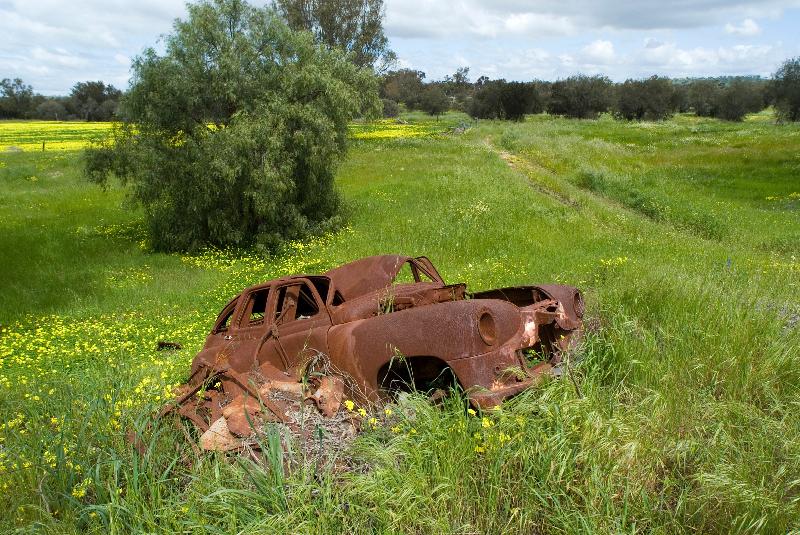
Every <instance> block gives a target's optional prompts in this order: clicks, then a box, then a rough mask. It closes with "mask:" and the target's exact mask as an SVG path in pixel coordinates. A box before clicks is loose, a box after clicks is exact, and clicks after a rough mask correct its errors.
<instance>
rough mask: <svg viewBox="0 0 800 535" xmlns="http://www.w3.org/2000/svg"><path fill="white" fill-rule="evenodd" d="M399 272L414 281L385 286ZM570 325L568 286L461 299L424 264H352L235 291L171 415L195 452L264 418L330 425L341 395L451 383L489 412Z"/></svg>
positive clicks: (576, 308)
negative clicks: (304, 413)
mask: <svg viewBox="0 0 800 535" xmlns="http://www.w3.org/2000/svg"><path fill="white" fill-rule="evenodd" d="M404 268H408V271H409V272H410V273H411V278H412V279H413V281H411V282H403V283H398V282H397V277H398V274H399V273H400V271H401V269H404ZM582 318H583V298H582V297H581V294H580V292H579V291H578V290H577V289H576V288H574V287H571V286H562V285H542V286H518V287H511V288H500V289H495V290H488V291H483V292H477V293H471V294H470V293H468V292H467V291H466V285H464V284H451V285H448V284H445V282H444V280H443V279H442V277H441V275H439V273H438V271H437V270H436V268H435V267H434V266H433V264H432V263H431V262H430V260H428V259H427V258H425V257H417V258H414V257H410V256H401V255H385V256H374V257H368V258H363V259H361V260H356V261H355V262H351V263H349V264H345V265H343V266H341V267H338V268H336V269H332V270H330V271H328V272H327V273H325V274H324V275H313V276H308V275H306V276H303V275H298V276H293V277H284V278H281V279H277V280H274V281H268V282H265V283H262V284H259V285H256V286H253V287H251V288H247V289H245V290H244V291H243V292H242V293H241V295H240V296H238V297H236V298H234V299H233V300H232V301H231V302H229V303H228V304H227V305H226V306H225V308H223V311H222V312H221V313H220V316H219V317H218V318H217V320H216V321H215V322H214V327H213V328H212V331H211V333H210V334H209V335H208V338H207V340H206V343H205V346H204V348H203V349H202V350H201V351H200V352H199V353H198V354H197V356H196V357H195V359H194V361H193V362H192V367H191V376H190V379H189V380H188V381H187V383H186V384H185V385H184V386H183V387H182V388H181V389H180V392H179V395H178V397H177V399H176V400H175V401H174V402H173V404H172V406H171V409H172V410H175V411H177V413H178V414H180V415H182V416H184V417H186V418H188V419H190V420H191V421H192V422H194V424H195V425H196V426H197V427H198V428H199V429H200V430H201V431H202V432H203V436H202V439H201V447H203V448H206V449H219V450H230V449H235V448H236V447H238V446H237V444H239V445H240V444H242V443H243V442H245V441H247V440H248V438H249V437H251V435H252V434H253V431H254V430H255V429H256V428H257V427H258V426H259V425H262V424H263V422H268V421H278V422H283V423H286V424H288V425H289V427H290V428H293V429H295V430H296V431H297V432H303V430H302V429H299V426H298V424H297V422H295V421H293V420H292V414H293V407H295V406H296V405H297V404H303V403H305V404H309V403H310V404H312V406H316V407H317V408H318V410H319V412H320V413H321V414H322V415H324V416H325V417H331V416H333V415H335V414H336V413H337V412H338V411H339V410H340V407H341V404H342V402H343V400H345V399H352V400H357V401H359V402H360V403H375V402H381V401H384V400H386V399H389V398H391V396H393V395H394V394H395V393H396V391H397V390H401V389H408V388H412V387H413V388H417V389H423V390H424V389H427V388H434V387H437V388H438V387H441V386H447V385H448V384H449V385H454V384H458V385H459V386H460V387H462V388H463V389H464V391H465V392H466V394H467V396H468V397H469V399H470V401H471V402H472V403H473V404H474V405H475V406H477V407H482V408H487V407H492V406H495V405H497V404H499V403H501V402H502V401H503V400H504V399H507V398H508V397H510V396H513V395H515V394H517V393H519V392H521V391H523V390H525V389H526V388H529V387H531V386H532V385H534V384H536V383H537V382H538V381H539V380H540V379H541V377H542V376H543V375H544V374H547V373H550V371H551V370H552V369H553V367H554V366H557V365H558V364H559V363H560V361H561V358H562V354H563V352H564V351H565V350H567V349H569V348H571V347H574V345H575V344H576V343H577V341H578V340H579V338H580V335H581V332H582ZM532 356H533V357H535V358H532Z"/></svg>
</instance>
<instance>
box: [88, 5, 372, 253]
mask: <svg viewBox="0 0 800 535" xmlns="http://www.w3.org/2000/svg"><path fill="white" fill-rule="evenodd" d="M187 9H188V18H187V19H186V20H178V21H176V22H175V24H174V27H173V31H172V33H170V34H169V35H167V36H166V37H165V43H164V45H165V46H164V48H165V51H164V53H163V55H159V53H158V52H156V50H154V49H152V48H149V49H146V50H145V51H144V52H143V54H142V55H141V56H139V57H137V58H136V59H135V60H134V62H133V66H132V71H133V73H132V82H131V87H130V89H129V91H128V93H127V94H126V95H125V96H124V97H123V101H122V104H121V110H120V117H121V119H122V122H121V124H120V125H119V126H118V128H117V131H116V133H115V135H114V139H113V140H112V141H109V142H108V143H107V144H105V145H102V146H99V147H94V148H92V149H90V150H89V151H88V152H87V154H86V172H87V175H88V177H89V179H90V180H92V181H94V182H97V183H99V184H101V185H106V184H108V181H109V178H110V176H112V175H116V176H117V177H119V178H120V179H121V180H122V182H123V183H127V184H129V185H130V187H129V188H128V192H129V195H130V196H131V200H132V201H134V202H135V203H137V204H139V205H141V206H142V207H143V208H144V214H145V218H146V220H147V223H148V226H149V232H150V240H151V243H152V245H153V247H154V248H156V249H158V250H187V249H189V250H191V249H196V248H198V247H202V246H204V245H207V244H211V245H215V246H220V247H222V246H238V247H245V246H251V245H254V246H257V247H259V248H271V247H274V246H276V245H277V244H279V243H280V242H281V241H282V240H285V239H295V238H298V237H301V236H303V235H305V234H307V233H308V232H310V231H314V230H315V229H324V228H329V226H330V225H331V224H333V223H334V222H335V221H336V219H335V216H336V212H337V206H338V195H337V193H336V189H335V186H334V180H333V179H334V173H335V170H336V167H337V164H338V162H340V161H341V159H342V158H343V157H344V154H345V150H346V147H347V136H348V123H349V122H350V121H351V119H352V118H353V117H354V116H356V115H357V114H359V113H361V112H362V110H367V111H370V112H371V113H372V114H377V112H378V109H379V108H378V107H379V105H380V101H379V100H378V98H377V80H376V79H375V76H374V74H373V72H372V70H371V69H368V68H359V67H356V66H355V65H354V64H353V63H352V62H350V61H349V59H348V58H347V57H346V56H345V54H344V52H342V51H341V50H338V49H327V48H325V47H320V46H318V45H317V44H316V43H315V42H314V40H313V37H312V36H311V35H310V34H308V33H307V32H294V31H292V30H290V29H289V28H288V27H287V26H286V24H285V23H284V22H283V21H282V20H281V19H280V18H278V17H277V16H276V15H275V13H274V11H272V10H271V9H268V8H256V7H252V6H250V5H248V4H247V3H246V2H244V1H242V0H213V1H212V0H205V1H201V2H199V3H196V4H189V5H188V6H187Z"/></svg>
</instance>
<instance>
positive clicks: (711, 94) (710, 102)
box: [689, 80, 722, 117]
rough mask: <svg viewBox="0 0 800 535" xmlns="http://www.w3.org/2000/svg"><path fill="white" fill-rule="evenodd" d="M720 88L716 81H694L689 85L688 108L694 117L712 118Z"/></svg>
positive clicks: (715, 110)
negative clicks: (692, 111) (691, 110)
mask: <svg viewBox="0 0 800 535" xmlns="http://www.w3.org/2000/svg"><path fill="white" fill-rule="evenodd" d="M721 91H722V88H721V86H720V84H719V82H717V81H716V80H694V81H692V82H691V83H690V84H689V107H690V108H691V109H693V110H694V113H695V115H698V116H700V117H713V116H714V115H716V112H717V109H716V107H717V102H718V101H719V95H720V92H721Z"/></svg>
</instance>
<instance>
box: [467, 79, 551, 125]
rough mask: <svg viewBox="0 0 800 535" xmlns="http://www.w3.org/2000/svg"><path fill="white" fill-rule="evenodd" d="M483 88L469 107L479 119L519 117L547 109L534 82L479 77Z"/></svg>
mask: <svg viewBox="0 0 800 535" xmlns="http://www.w3.org/2000/svg"><path fill="white" fill-rule="evenodd" d="M478 85H479V88H477V89H476V90H475V93H474V96H473V97H472V98H471V99H469V101H468V103H467V106H466V110H467V113H469V114H470V116H471V117H473V118H475V119H507V120H509V121H519V120H521V119H522V118H523V117H524V116H525V115H526V114H530V113H541V112H542V111H544V104H543V101H542V97H541V95H540V94H539V92H538V91H537V89H536V86H535V85H534V84H533V83H523V82H506V81H505V80H495V81H491V80H479V84H476V86H478Z"/></svg>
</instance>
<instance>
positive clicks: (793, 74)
mask: <svg viewBox="0 0 800 535" xmlns="http://www.w3.org/2000/svg"><path fill="white" fill-rule="evenodd" d="M770 93H771V95H772V98H773V99H774V102H775V109H776V111H777V112H778V118H779V119H781V120H783V121H800V56H798V57H796V58H792V59H787V60H786V61H785V62H783V65H781V66H780V68H779V69H778V70H777V71H775V74H773V75H772V81H771V83H770Z"/></svg>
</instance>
